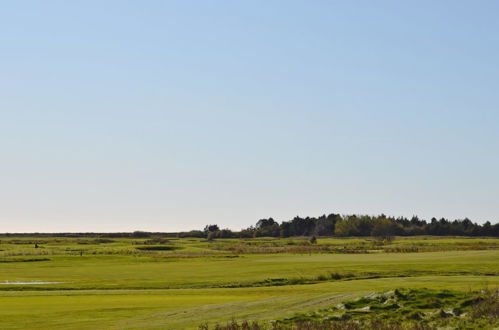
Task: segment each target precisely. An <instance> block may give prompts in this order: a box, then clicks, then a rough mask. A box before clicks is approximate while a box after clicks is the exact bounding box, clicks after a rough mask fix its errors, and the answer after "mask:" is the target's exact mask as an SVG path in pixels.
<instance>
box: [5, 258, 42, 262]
mask: <svg viewBox="0 0 499 330" xmlns="http://www.w3.org/2000/svg"><path fill="white" fill-rule="evenodd" d="M51 260H52V259H49V258H13V259H0V263H10V262H37V261H51Z"/></svg>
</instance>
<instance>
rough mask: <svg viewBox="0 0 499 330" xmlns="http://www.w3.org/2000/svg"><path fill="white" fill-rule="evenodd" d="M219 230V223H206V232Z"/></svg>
mask: <svg viewBox="0 0 499 330" xmlns="http://www.w3.org/2000/svg"><path fill="white" fill-rule="evenodd" d="M219 230H220V228H219V227H218V225H206V226H205V227H204V232H205V233H210V232H214V231H219Z"/></svg>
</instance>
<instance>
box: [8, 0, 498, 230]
mask: <svg viewBox="0 0 499 330" xmlns="http://www.w3.org/2000/svg"><path fill="white" fill-rule="evenodd" d="M498 12H499V2H497V1H433V0H432V1H421V0H418V1H321V0H317V1H309V0H303V1H288V0H286V1H284V0H283V1H268V0H265V1H263V0H262V1H256V0H252V1H188V0H179V1H102V0H99V1H89V0H85V1H2V2H1V3H0V232H15V231H23V232H25V231H27V232H32V231H40V232H53V231H130V230H151V231H176V230H186V229H197V228H202V227H203V226H204V225H205V224H207V223H217V224H219V226H221V227H229V228H232V229H239V228H241V227H246V226H249V225H251V224H254V223H255V222H256V221H257V220H258V219H260V218H263V217H269V216H272V217H274V218H275V219H277V220H278V221H282V220H288V219H291V218H292V217H294V216H295V215H301V216H317V215H321V214H324V213H341V214H349V213H361V214H379V213H385V214H388V215H394V216H402V215H403V216H412V215H413V214H417V215H420V216H422V217H424V218H431V217H432V216H435V217H447V218H450V219H455V218H464V217H469V218H471V219H472V220H475V221H479V222H484V221H486V220H490V221H491V222H497V221H499V174H498V169H499V20H498V19H497V13H498Z"/></svg>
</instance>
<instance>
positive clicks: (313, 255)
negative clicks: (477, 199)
mask: <svg viewBox="0 0 499 330" xmlns="http://www.w3.org/2000/svg"><path fill="white" fill-rule="evenodd" d="M35 244H36V246H37V247H35ZM498 275H499V239H494V238H455V237H445V238H444V237H412V238H406V237H398V238H396V239H395V240H394V241H393V242H379V241H376V240H374V239H364V238H318V242H317V244H311V243H310V242H309V241H308V240H307V239H306V238H294V239H274V238H255V239H245V240H243V239H223V240H215V241H213V242H207V241H205V240H203V239H193V238H192V239H191V238H168V237H152V238H103V237H85V238H68V237H5V236H4V237H0V328H1V329H35V328H36V329H67V328H71V329H112V328H116V329H123V328H130V329H147V328H149V329H158V328H165V329H196V328H197V327H198V326H199V325H200V324H203V323H205V322H208V323H210V324H213V323H215V322H226V321H228V320H231V319H237V320H258V321H262V322H267V321H270V320H275V319H280V318H286V317H290V316H292V315H294V314H296V313H306V312H309V311H315V310H318V309H321V308H326V307H328V306H332V305H336V304H338V303H340V302H343V301H346V300H351V299H354V298H357V297H360V296H365V295H366V294H369V293H372V292H379V291H386V290H392V289H396V288H430V289H449V290H460V291H473V290H480V289H483V288H485V287H489V288H490V287H497V286H498V284H499V276H498Z"/></svg>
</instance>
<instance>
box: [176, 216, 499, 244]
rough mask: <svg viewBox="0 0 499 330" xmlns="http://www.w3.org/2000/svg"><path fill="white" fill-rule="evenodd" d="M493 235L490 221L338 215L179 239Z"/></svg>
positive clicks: (209, 230)
mask: <svg viewBox="0 0 499 330" xmlns="http://www.w3.org/2000/svg"><path fill="white" fill-rule="evenodd" d="M415 235H437V236H492V237H499V223H496V224H491V223H490V222H489V221H487V222H485V223H484V224H478V223H476V222H473V221H471V220H470V219H468V218H465V219H459V220H453V221H450V220H447V219H445V218H441V219H436V218H432V219H431V220H430V221H426V220H424V219H420V218H419V217H417V216H413V217H412V218H410V219H409V218H405V217H398V218H395V217H389V216H386V215H384V214H381V215H377V216H370V215H340V214H334V213H333V214H329V215H322V216H320V217H305V218H302V217H299V216H297V217H295V218H293V219H292V220H289V221H283V222H281V223H278V222H277V221H275V220H274V219H273V218H267V219H260V220H258V222H257V223H256V224H255V225H254V226H250V227H248V228H246V229H243V230H241V231H231V230H230V229H220V227H219V226H218V225H207V226H206V227H205V228H204V229H203V230H193V231H190V232H181V233H179V234H178V236H179V237H200V238H208V239H214V238H251V237H292V236H340V237H342V236H343V237H344V236H361V237H365V236H372V237H381V238H389V237H393V236H415Z"/></svg>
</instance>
